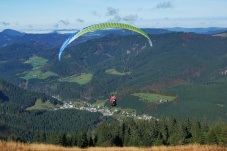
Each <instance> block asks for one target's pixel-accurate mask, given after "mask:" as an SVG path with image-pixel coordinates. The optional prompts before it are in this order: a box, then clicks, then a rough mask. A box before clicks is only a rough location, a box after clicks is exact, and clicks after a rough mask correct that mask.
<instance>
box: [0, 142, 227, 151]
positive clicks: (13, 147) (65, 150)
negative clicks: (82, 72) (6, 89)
mask: <svg viewBox="0 0 227 151" xmlns="http://www.w3.org/2000/svg"><path fill="white" fill-rule="evenodd" d="M0 150H1V151H227V147H224V146H217V145H198V144H194V145H183V146H154V147H146V148H143V147H89V148H84V149H82V148H78V147H62V146H55V145H49V144H27V143H16V142H5V141H0Z"/></svg>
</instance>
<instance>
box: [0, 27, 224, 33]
mask: <svg viewBox="0 0 227 151" xmlns="http://www.w3.org/2000/svg"><path fill="white" fill-rule="evenodd" d="M140 29H165V30H169V31H176V30H179V31H183V30H190V29H192V30H193V29H213V30H218V29H220V30H222V29H223V30H227V27H193V28H190V27H171V28H165V27H164V28H146V27H145V28H140ZM5 30H13V31H16V32H20V33H24V34H49V33H58V34H72V33H74V32H76V31H79V30H81V29H43V30H37V31H35V30H32V31H20V30H16V29H11V28H6V29H3V30H2V31H0V33H1V32H4V31H5ZM102 30H106V29H102Z"/></svg>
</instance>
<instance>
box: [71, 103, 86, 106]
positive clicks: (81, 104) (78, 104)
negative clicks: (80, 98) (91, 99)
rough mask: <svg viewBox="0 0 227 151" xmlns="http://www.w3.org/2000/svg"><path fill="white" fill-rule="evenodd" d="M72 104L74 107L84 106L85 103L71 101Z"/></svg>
mask: <svg viewBox="0 0 227 151" xmlns="http://www.w3.org/2000/svg"><path fill="white" fill-rule="evenodd" d="M73 104H74V106H75V107H82V106H85V103H84V102H73Z"/></svg>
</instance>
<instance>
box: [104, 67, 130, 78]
mask: <svg viewBox="0 0 227 151" xmlns="http://www.w3.org/2000/svg"><path fill="white" fill-rule="evenodd" d="M105 73H107V74H112V75H120V76H123V75H127V74H131V72H118V71H117V70H116V69H108V70H106V71H105Z"/></svg>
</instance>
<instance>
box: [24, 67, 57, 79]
mask: <svg viewBox="0 0 227 151" xmlns="http://www.w3.org/2000/svg"><path fill="white" fill-rule="evenodd" d="M50 76H57V74H56V73H53V72H50V71H47V72H42V71H41V70H40V69H35V70H32V71H29V72H28V73H27V74H26V75H25V76H23V77H22V78H23V79H25V80H30V79H46V78H48V77H50Z"/></svg>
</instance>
